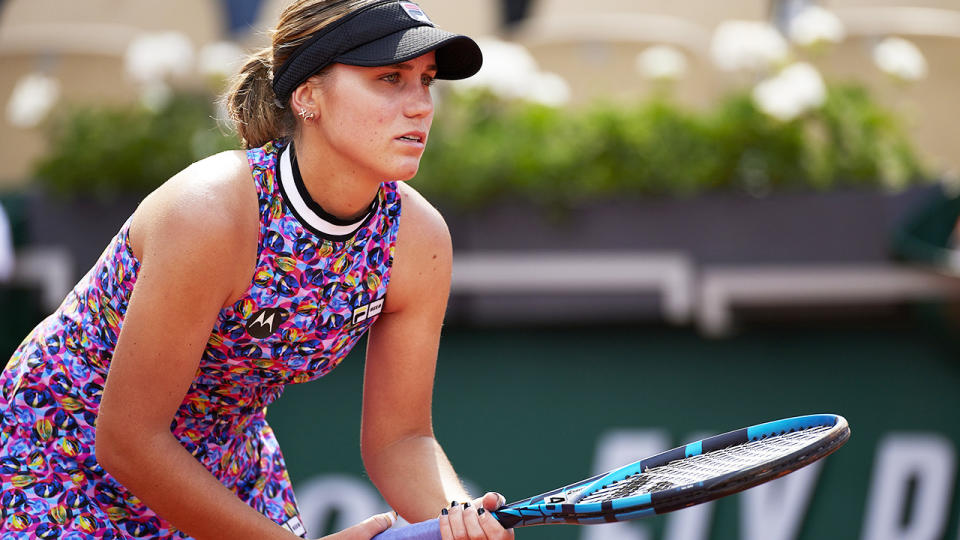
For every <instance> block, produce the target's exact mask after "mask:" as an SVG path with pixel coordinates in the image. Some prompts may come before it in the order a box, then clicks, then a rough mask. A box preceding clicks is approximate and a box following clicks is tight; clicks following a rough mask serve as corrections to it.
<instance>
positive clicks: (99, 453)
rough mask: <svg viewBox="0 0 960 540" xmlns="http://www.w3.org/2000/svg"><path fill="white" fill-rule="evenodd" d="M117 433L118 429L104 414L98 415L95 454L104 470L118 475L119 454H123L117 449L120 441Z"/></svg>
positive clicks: (95, 431) (95, 432)
mask: <svg viewBox="0 0 960 540" xmlns="http://www.w3.org/2000/svg"><path fill="white" fill-rule="evenodd" d="M115 433H116V429H115V428H114V427H113V426H112V425H111V423H110V422H109V421H106V420H105V419H104V418H103V416H98V417H97V425H96V428H95V430H94V445H93V446H94V448H93V451H94V455H95V456H96V458H97V463H99V464H100V466H101V467H103V470H105V471H107V472H108V473H110V474H111V475H113V476H117V475H116V472H117V469H118V468H119V464H118V461H119V456H121V455H122V454H123V452H120V451H118V449H117V446H118V442H117V440H116V439H117V437H116V435H115Z"/></svg>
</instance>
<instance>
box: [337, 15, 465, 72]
mask: <svg viewBox="0 0 960 540" xmlns="http://www.w3.org/2000/svg"><path fill="white" fill-rule="evenodd" d="M430 51H437V54H436V61H437V75H436V78H438V79H449V80H457V79H466V78H467V77H470V76H472V75H474V74H475V73H477V72H478V71H480V66H481V65H483V53H481V52H480V46H479V45H477V43H476V42H475V41H474V40H473V39H471V38H469V37H467V36H464V35H461V34H454V33H451V32H447V31H445V30H441V29H439V28H436V27H433V26H416V27H413V28H407V29H404V30H400V31H398V32H394V33H392V34H388V35H386V36H384V37H382V38H380V39H377V40H374V41H371V42H370V43H367V44H365V45H361V46H359V47H356V48H354V49H352V50H350V51H347V52H345V53H343V54H341V55H340V56H338V57H336V58H334V60H333V61H334V62H339V63H341V64H348V65H351V66H364V67H372V66H389V65H392V64H397V63H400V62H406V61H408V60H413V59H414V58H417V57H418V56H422V55H424V54H426V53H428V52H430Z"/></svg>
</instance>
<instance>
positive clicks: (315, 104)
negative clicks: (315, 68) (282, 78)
mask: <svg viewBox="0 0 960 540" xmlns="http://www.w3.org/2000/svg"><path fill="white" fill-rule="evenodd" d="M319 86H320V85H318V84H317V83H316V82H315V81H314V80H313V78H312V77H311V78H310V79H308V80H307V81H305V82H304V83H303V84H301V85H300V86H298V87H296V89H294V91H293V93H292V94H290V108H291V109H292V112H293V114H294V116H296V117H298V118H303V115H302V114H301V112H303V113H305V114H307V115H309V114H311V113H312V114H314V115H316V116H320V92H321V90H320V87H319Z"/></svg>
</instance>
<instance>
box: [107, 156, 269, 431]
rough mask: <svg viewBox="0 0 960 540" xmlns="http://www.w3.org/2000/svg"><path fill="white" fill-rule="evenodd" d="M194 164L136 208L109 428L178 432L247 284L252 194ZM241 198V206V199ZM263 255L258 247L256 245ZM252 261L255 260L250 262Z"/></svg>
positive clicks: (110, 377)
mask: <svg viewBox="0 0 960 540" xmlns="http://www.w3.org/2000/svg"><path fill="white" fill-rule="evenodd" d="M203 172H204V171H203V168H202V167H201V168H200V170H197V169H194V170H193V171H191V169H188V170H187V171H185V173H181V174H182V175H185V177H181V178H177V177H175V178H174V179H173V180H171V182H169V183H168V184H167V185H165V186H163V187H161V188H160V189H159V190H158V191H157V192H155V193H154V194H152V195H151V196H150V197H148V198H147V199H146V200H145V201H144V203H143V204H142V205H141V207H140V208H139V209H138V210H137V212H136V213H135V214H134V218H133V222H132V225H131V243H132V244H133V247H134V253H135V255H136V256H137V257H138V259H139V261H140V269H139V273H138V275H137V280H136V283H135V285H134V287H133V292H132V294H131V297H130V300H129V304H128V306H127V311H126V314H125V317H124V321H123V325H122V328H121V331H120V335H119V338H118V341H117V346H116V348H115V350H114V354H113V358H112V360H111V364H110V369H109V373H108V377H107V383H106V385H105V388H104V394H103V399H102V401H101V407H100V412H99V417H98V420H97V422H98V432H99V430H100V429H101V428H103V429H110V428H120V429H123V430H124V431H130V430H134V429H137V428H144V429H150V430H157V429H163V430H169V425H170V420H171V418H172V417H173V415H174V413H175V412H176V409H177V407H179V405H180V403H181V401H182V400H183V397H184V395H185V394H186V392H187V390H188V389H189V387H190V384H191V383H192V381H193V378H194V376H195V375H196V370H197V366H198V365H199V362H200V358H201V355H202V354H203V350H204V348H205V346H206V343H207V340H208V339H209V336H210V333H211V330H212V328H213V325H214V323H215V321H216V317H217V314H218V313H219V311H220V309H222V307H223V306H224V305H225V304H226V303H227V302H228V301H229V299H230V298H231V297H232V296H233V295H234V294H235V290H236V288H237V286H238V284H239V283H242V279H243V275H244V274H245V272H246V269H245V267H246V266H247V264H246V262H245V259H246V258H248V257H249V255H250V248H251V247H252V248H253V249H254V250H255V245H254V246H247V243H248V242H247V240H249V229H248V228H247V227H245V226H243V225H242V222H241V221H240V220H241V219H242V218H243V217H244V214H243V212H242V211H239V210H240V207H241V206H242V205H241V204H240V202H241V201H242V200H243V199H244V197H243V196H234V195H231V193H230V192H229V188H228V187H227V186H225V185H224V184H221V183H217V182H213V183H207V182H204V179H202V178H196V176H197V175H198V174H203ZM235 205H237V207H235ZM254 253H255V251H254ZM249 263H250V264H249V265H250V267H251V269H252V266H253V261H252V260H251V261H249Z"/></svg>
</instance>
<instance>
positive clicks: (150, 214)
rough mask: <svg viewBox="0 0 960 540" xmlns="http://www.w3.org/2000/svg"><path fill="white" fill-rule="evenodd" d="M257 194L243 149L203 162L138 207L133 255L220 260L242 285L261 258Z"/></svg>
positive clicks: (224, 275) (226, 276)
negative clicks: (258, 254)
mask: <svg viewBox="0 0 960 540" xmlns="http://www.w3.org/2000/svg"><path fill="white" fill-rule="evenodd" d="M258 223H259V219H258V205H257V193H256V188H255V186H254V182H253V179H252V177H251V173H250V169H249V166H248V164H247V160H246V157H245V154H244V153H243V152H242V151H231V152H222V153H220V154H216V155H213V156H210V157H208V158H205V159H203V160H200V161H198V162H196V163H194V164H192V165H190V166H189V167H187V168H186V169H184V170H183V171H181V172H180V173H178V174H177V175H175V176H174V177H172V178H171V179H170V180H168V181H167V182H165V183H164V184H163V185H161V186H160V187H159V188H157V189H156V190H155V191H154V192H153V193H151V194H150V195H149V196H148V197H147V198H146V199H144V201H143V202H142V203H141V204H140V207H139V208H137V210H136V212H135V213H134V216H133V221H132V223H131V229H130V240H131V245H132V247H133V251H134V254H135V255H136V256H137V257H138V258H140V259H141V261H143V260H144V259H145V258H149V257H150V256H151V255H154V254H159V253H171V252H177V253H179V254H181V255H182V256H184V257H189V258H190V259H191V260H196V261H201V260H203V259H208V260H211V259H212V260H216V261H220V263H221V265H220V266H221V267H220V268H219V271H218V274H219V275H220V277H222V278H224V279H228V280H231V281H233V280H234V279H236V280H237V282H238V283H241V282H242V277H241V276H242V274H243V272H244V270H245V266H247V265H246V262H247V259H249V262H250V263H251V264H252V263H253V258H254V257H255V256H256V242H257V233H258Z"/></svg>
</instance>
